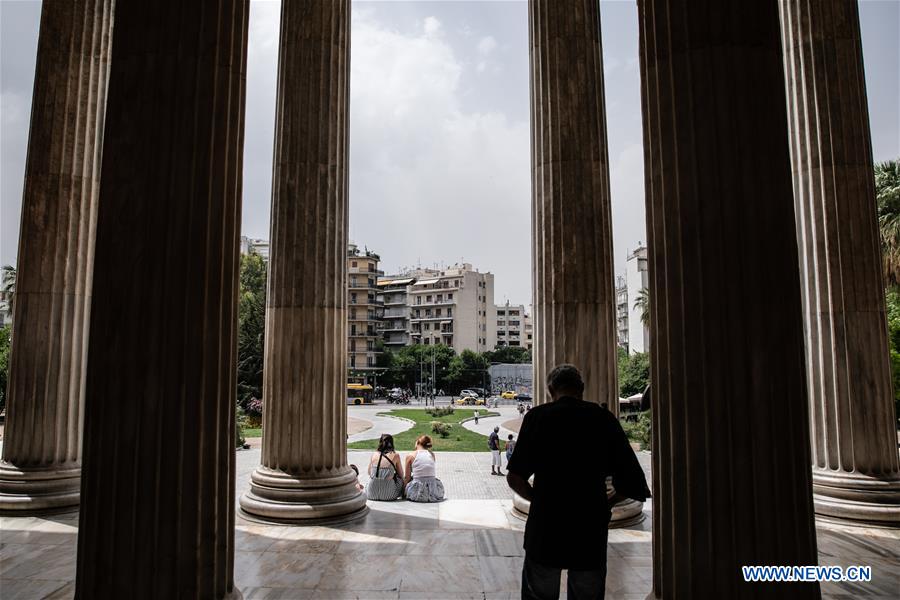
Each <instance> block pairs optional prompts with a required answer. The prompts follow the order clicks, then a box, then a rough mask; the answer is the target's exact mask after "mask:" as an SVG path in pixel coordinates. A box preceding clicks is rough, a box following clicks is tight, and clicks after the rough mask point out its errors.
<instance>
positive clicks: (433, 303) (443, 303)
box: [410, 300, 456, 307]
mask: <svg viewBox="0 0 900 600" xmlns="http://www.w3.org/2000/svg"><path fill="white" fill-rule="evenodd" d="M448 304H450V305H454V304H456V300H440V301H438V300H432V301H430V302H426V301H425V300H422V302H415V303H410V306H416V307H418V306H446V305H448Z"/></svg>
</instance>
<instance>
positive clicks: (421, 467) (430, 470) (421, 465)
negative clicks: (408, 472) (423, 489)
mask: <svg viewBox="0 0 900 600" xmlns="http://www.w3.org/2000/svg"><path fill="white" fill-rule="evenodd" d="M420 477H434V457H433V456H431V452H429V451H428V450H419V451H417V452H416V457H415V458H414V459H413V463H412V478H413V479H419V478H420Z"/></svg>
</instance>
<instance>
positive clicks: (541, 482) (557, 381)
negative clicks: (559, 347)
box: [506, 365, 650, 600]
mask: <svg viewBox="0 0 900 600" xmlns="http://www.w3.org/2000/svg"><path fill="white" fill-rule="evenodd" d="M547 388H548V391H549V393H550V396H551V397H552V398H553V401H552V402H550V403H547V404H543V405H541V406H535V407H534V409H533V410H531V411H529V412H528V413H527V414H526V415H525V419H524V420H523V422H522V428H521V430H520V431H519V441H518V443H517V444H516V451H515V453H514V454H513V456H512V459H511V460H510V461H509V464H508V465H507V466H506V470H507V476H506V480H507V482H508V483H509V486H510V487H511V488H512V489H513V490H514V491H515V492H516V493H517V494H519V495H520V496H522V497H523V498H525V499H526V500H529V501H530V502H531V509H530V511H529V514H528V521H527V522H526V524H525V566H524V567H523V569H522V598H523V599H528V600H544V599H547V598H558V597H559V583H560V574H561V570H562V569H568V588H567V589H568V597H569V598H570V599H571V600H584V599H587V598H590V599H600V600H602V598H603V597H604V593H605V586H606V539H607V528H608V527H609V519H610V516H611V513H610V507H611V506H612V505H613V504H615V503H616V502H618V501H620V500H622V499H624V498H633V499H635V500H639V501H642V502H643V501H644V500H646V499H647V497H648V496H649V495H650V490H649V489H648V488H647V480H646V478H645V477H644V471H643V470H642V469H641V466H640V464H639V463H638V460H637V456H635V454H634V450H632V449H631V445H630V444H629V443H628V438H627V437H626V436H625V432H624V431H623V430H622V426H621V425H620V424H619V421H618V420H617V419H616V417H615V416H613V414H612V413H610V412H609V411H608V410H606V409H605V408H602V407H601V406H600V405H599V404H595V403H593V402H585V401H584V400H583V399H582V396H583V394H584V381H583V380H582V378H581V373H579V372H578V369H576V368H575V367H574V366H572V365H559V366H558V367H556V368H555V369H553V371H551V372H550V374H549V375H548V376H547ZM532 475H534V484H533V485H532V484H529V483H528V479H529V478H530V477H531V476H532ZM607 476H611V477H612V482H613V487H614V488H615V490H616V494H615V495H614V496H613V497H612V498H610V499H607V495H606V478H607Z"/></svg>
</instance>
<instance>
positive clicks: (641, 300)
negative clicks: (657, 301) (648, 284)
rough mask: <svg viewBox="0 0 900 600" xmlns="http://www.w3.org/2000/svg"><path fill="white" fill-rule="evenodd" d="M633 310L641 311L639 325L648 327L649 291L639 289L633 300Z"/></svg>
mask: <svg viewBox="0 0 900 600" xmlns="http://www.w3.org/2000/svg"><path fill="white" fill-rule="evenodd" d="M634 309H635V310H640V311H641V323H642V324H643V325H644V326H646V327H649V326H650V290H648V289H647V288H641V291H639V292H638V296H637V298H635V299H634Z"/></svg>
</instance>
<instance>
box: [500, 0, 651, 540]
mask: <svg viewBox="0 0 900 600" xmlns="http://www.w3.org/2000/svg"><path fill="white" fill-rule="evenodd" d="M528 14H529V44H530V45H529V55H530V64H531V160H532V228H533V232H532V259H533V264H534V275H533V276H534V279H533V284H534V361H533V362H534V381H535V385H534V398H535V404H542V403H544V402H549V401H550V397H549V395H548V393H547V389H546V385H545V380H546V377H547V373H548V372H549V371H550V370H551V369H553V367H555V366H556V365H558V364H561V363H572V364H574V365H576V366H577V367H578V368H579V369H580V370H581V371H582V373H583V375H584V380H585V392H584V397H585V399H586V400H589V401H592V402H597V403H606V404H607V405H608V406H609V408H610V410H612V411H613V412H614V413H615V414H618V402H619V394H618V385H617V381H616V375H617V367H616V317H615V306H616V301H615V288H614V285H613V279H614V274H613V246H612V222H611V214H610V192H609V158H608V154H607V139H606V107H605V102H604V90H603V58H602V52H601V44H600V6H599V3H598V2H597V1H596V0H531V1H530V2H529V3H528ZM642 506H643V504H642V503H640V502H636V501H633V500H631V501H627V502H625V503H622V504H619V505H616V507H614V510H613V522H612V523H611V526H623V525H627V524H631V523H634V522H636V521H640V520H641V519H642V518H643V515H642V512H641V507H642ZM514 507H515V509H517V511H519V512H520V513H527V511H528V502H527V501H525V500H524V499H522V498H520V497H518V496H516V497H515V498H514Z"/></svg>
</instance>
